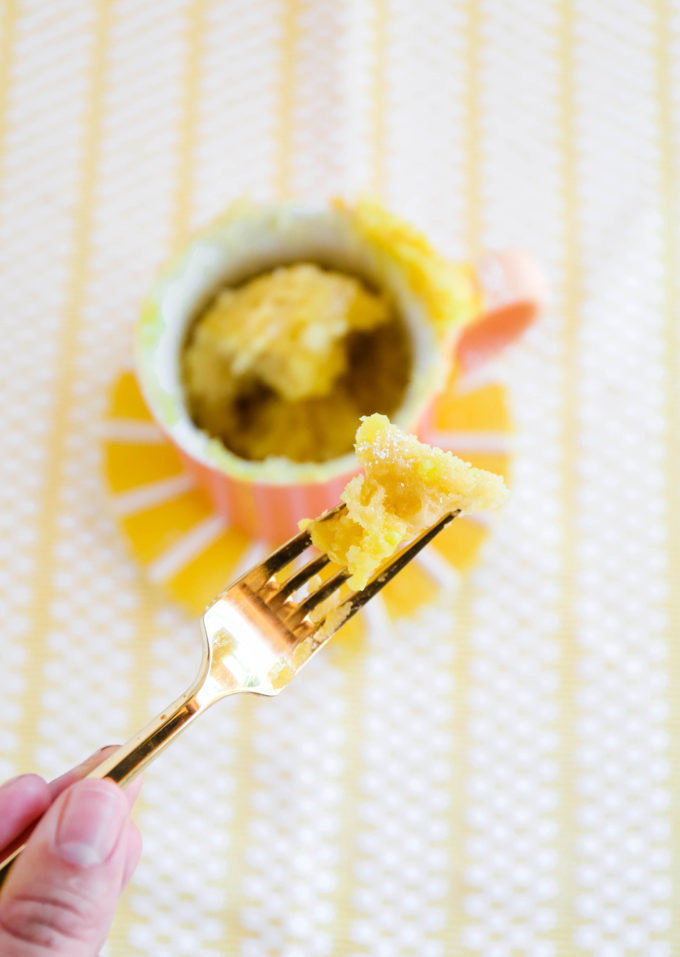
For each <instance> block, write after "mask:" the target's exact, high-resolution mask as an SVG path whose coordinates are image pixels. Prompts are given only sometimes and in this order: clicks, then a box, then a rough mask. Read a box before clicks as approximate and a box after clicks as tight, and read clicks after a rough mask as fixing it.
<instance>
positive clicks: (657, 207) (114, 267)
mask: <svg viewBox="0 0 680 957" xmlns="http://www.w3.org/2000/svg"><path fill="white" fill-rule="evenodd" d="M0 10H1V12H2V19H1V23H0V275H1V277H2V282H1V283H0V298H1V301H2V309H1V310H0V326H1V341H2V352H1V354H2V360H3V365H4V368H3V375H2V377H0V410H1V413H0V414H1V415H2V440H3V451H2V455H0V502H1V503H2V509H1V511H0V529H1V533H0V612H1V619H2V623H3V627H2V635H1V636H0V654H1V660H2V668H1V669H0V701H1V706H0V776H2V777H6V776H9V775H11V774H13V773H16V772H18V771H20V770H38V771H40V772H42V773H44V774H46V775H52V774H57V773H59V772H61V771H62V770H64V768H65V767H67V766H68V765H69V764H71V763H75V762H76V761H77V760H79V759H80V758H82V757H83V756H84V755H85V754H86V753H88V752H89V751H92V750H94V749H95V748H97V747H99V746H100V745H102V744H105V743H108V742H109V741H112V740H114V741H115V740H120V739H121V738H122V737H124V736H125V735H126V734H128V733H130V732H132V731H134V730H136V729H137V728H138V727H139V726H140V725H141V724H142V723H143V721H144V720H145V719H146V717H147V716H149V715H150V714H152V713H154V712H155V711H156V710H157V709H158V708H160V707H163V706H164V705H165V704H167V703H168V701H169V700H171V699H172V698H173V696H175V695H176V694H177V693H179V692H180V691H181V690H182V689H183V687H184V686H185V685H186V684H187V683H188V681H189V680H190V678H191V675H192V672H193V669H194V667H195V663H196V660H197V656H198V645H197V636H196V625H195V623H193V622H190V621H188V620H187V619H186V618H185V617H184V616H183V615H182V613H181V612H179V611H178V610H177V609H175V608H174V607H172V606H171V605H170V604H169V603H168V602H167V600H166V599H165V598H164V597H163V595H162V594H161V593H159V592H158V591H157V590H155V589H154V588H152V587H151V586H150V585H148V584H147V582H146V580H145V577H144V574H143V573H142V571H141V570H140V569H139V568H138V567H137V566H136V565H135V564H134V562H133V561H132V559H131V558H130V557H129V556H128V554H127V553H126V551H125V547H124V545H123V543H122V541H121V539H120V537H119V534H118V531H117V528H116V525H115V523H114V519H113V516H112V512H111V510H110V507H109V506H110V503H108V502H107V495H106V492H105V488H104V483H103V480H102V475H101V466H100V458H99V456H100V453H99V437H100V422H101V419H102V415H103V411H104V408H105V403H106V392H107V389H108V387H109V385H110V383H111V382H112V381H113V380H114V379H115V376H116V374H117V373H118V372H119V371H120V370H121V369H122V368H124V367H126V366H127V365H128V364H129V361H130V355H129V353H130V336H131V324H132V322H133V321H134V319H135V317H136V314H137V311H138V308H139V303H140V301H141V299H142V297H143V295H144V293H145V291H146V289H147V288H148V286H149V285H150V283H151V281H152V278H153V273H154V270H155V268H156V265H157V264H158V263H159V262H160V261H161V260H162V259H163V258H164V257H165V256H166V255H167V253H168V251H169V250H170V249H171V248H172V247H173V246H176V245H177V243H178V242H179V241H180V240H181V238H182V236H184V235H185V234H186V232H187V230H188V229H190V228H191V227H193V226H194V225H198V224H200V223H202V222H205V221H206V220H207V219H209V218H210V217H212V216H214V215H215V214H217V213H218V212H220V211H221V210H222V209H223V208H224V206H225V205H226V204H227V203H228V202H229V201H230V200H231V199H232V198H234V197H235V196H238V195H240V194H242V193H244V192H250V193H251V194H252V195H254V196H263V197H270V196H277V195H289V196H290V195H295V196H302V197H304V198H308V197H320V198H324V199H325V198H326V197H328V196H330V195H334V194H339V193H353V192H354V191H356V190H367V191H372V192H375V193H376V194H377V195H378V196H379V197H381V198H382V199H383V201H384V202H385V203H386V204H387V205H388V206H390V207H391V208H393V209H394V210H395V211H396V212H399V213H401V214H403V215H405V216H407V217H409V218H411V219H413V220H414V221H415V222H417V223H418V224H419V225H420V226H421V227H423V228H424V229H425V230H426V231H427V232H428V234H429V235H430V236H431V237H432V239H433V240H434V241H435V242H436V243H437V244H438V245H440V246H441V248H442V249H443V250H444V251H445V252H447V253H448V254H450V255H455V256H458V257H468V256H471V255H472V254H473V253H475V252H476V251H477V250H479V249H481V248H484V247H499V246H506V245H510V244H515V243H517V244H520V245H523V246H525V247H526V248H528V249H529V250H531V251H532V252H533V253H534V254H535V255H536V257H537V258H538V259H539V261H540V262H541V264H542V266H543V268H544V270H545V273H546V275H547V277H548V279H549V283H550V287H551V291H552V292H551V302H550V305H549V308H548V309H547V310H546V313H545V315H544V316H543V317H542V318H541V320H540V322H539V323H538V324H537V325H536V326H535V327H534V328H533V329H532V330H531V331H530V332H529V333H528V335H527V336H526V338H525V339H524V340H523V342H522V343H521V344H520V345H518V346H516V347H514V348H513V349H512V351H511V352H510V353H508V355H507V356H506V357H505V358H504V359H503V360H502V363H500V365H499V369H498V374H499V375H501V376H502V378H503V380H504V381H505V382H506V383H507V387H508V391H509V395H510V397H511V402H512V407H513V411H514V415H515V419H516V423H517V429H518V434H517V437H516V443H515V454H514V461H513V480H512V491H513V495H512V499H511V502H510V503H509V504H508V506H507V508H506V509H505V511H504V513H503V515H502V516H500V517H499V519H498V520H497V521H496V523H495V525H494V528H493V532H492V534H491V536H490V538H489V540H488V542H487V543H486V545H485V548H484V550H483V553H482V557H481V560H480V562H479V564H478V566H477V567H476V569H475V570H474V573H473V574H472V576H471V578H470V579H469V580H468V581H467V582H466V584H465V585H464V586H463V588H462V589H461V590H460V592H456V593H455V594H451V593H450V594H444V595H442V597H441V599H440V600H439V601H438V602H435V603H434V605H432V606H427V607H423V608H422V609H421V611H420V613H419V616H418V618H417V619H416V620H414V621H405V622H401V623H399V624H398V625H396V626H395V625H393V624H390V623H386V622H385V621H384V620H381V616H380V611H379V608H378V610H377V611H373V613H372V628H371V638H370V641H369V643H368V645H367V646H366V648H365V649H363V650H361V651H358V652H357V653H356V655H355V657H352V656H351V655H349V654H344V655H336V656H333V655H332V654H329V655H328V656H326V657H325V658H322V659H321V660H318V661H314V662H313V663H312V664H311V665H310V667H309V668H308V669H307V670H306V671H305V673H304V676H301V678H300V680H299V681H297V682H295V683H294V684H293V685H292V686H291V688H290V689H288V690H287V691H286V692H285V694H283V695H282V696H281V697H280V698H279V699H275V700H273V701H269V700H264V701H258V700H256V699H253V700H234V701H229V702H225V703H223V704H221V705H220V706H219V707H218V708H216V709H215V710H214V711H213V712H211V713H209V714H208V715H207V716H206V717H205V718H203V719H202V721H201V722H199V723H198V724H197V725H196V726H195V727H194V728H193V729H191V730H189V731H188V732H187V734H186V736H185V737H184V738H183V739H181V740H180V741H178V742H177V743H176V744H175V745H174V746H173V747H172V748H171V749H170V750H169V752H168V753H167V754H166V755H165V756H164V757H163V758H162V759H161V760H160V761H158V762H157V763H156V765H155V766H154V767H153V769H152V770H151V771H150V772H149V773H148V775H147V781H146V784H145V789H144V793H143V798H142V800H141V802H140V809H139V813H138V821H139V823H140V825H141V827H142V830H143V832H144V835H145V839H146V846H145V853H144V858H143V861H142V863H141V865H140V867H139V870H138V872H137V875H136V877H135V879H134V881H133V883H132V885H131V888H130V890H129V891H128V892H127V894H126V896H125V899H124V901H123V903H122V905H121V908H120V910H119V914H118V917H117V920H116V924H115V926H114V930H113V932H112V936H111V939H110V941H109V943H108V945H107V948H106V953H107V954H108V955H109V957H114V955H116V957H117V955H145V954H150V955H159V954H162V955H163V957H172V955H196V954H230V955H231V954H234V955H236V954H239V955H243V957H265V955H272V957H273V955H279V957H281V955H282V957H330V955H362V954H370V955H372V957H443V955H450V954H479V955H483V957H506V955H508V957H510V955H514V954H527V955H532V957H550V955H558V954H559V955H565V954H569V955H571V954H574V955H581V954H584V955H593V957H629V955H630V957H634V955H636V957H670V955H672V954H674V953H678V951H679V949H680V820H679V819H678V815H677V812H676V810H675V808H676V806H677V802H678V801H679V800H680V745H679V735H680V651H679V647H680V646H679V644H678V642H679V638H680V636H679V627H678V626H679V624H680V604H679V602H678V593H677V589H678V582H679V581H680V492H679V488H680V421H679V419H680V332H679V329H680V316H679V315H678V308H677V303H678V301H679V296H678V292H679V291H680V290H679V289H678V278H677V277H678V276H680V239H679V237H678V232H677V228H678V223H679V222H680V218H679V214H680V208H679V205H678V185H677V184H678V174H679V173H680V169H679V168H678V156H679V155H680V153H679V148H680V142H679V136H680V123H679V122H678V111H679V110H680V59H679V56H678V51H679V47H678V26H679V23H680V10H679V9H678V6H677V4H675V3H673V2H672V0H667V2H664V0H659V2H657V3H647V2H643V0H639V2H637V0H627V2H626V3H624V4H622V3H619V2H615V0H599V2H597V3H586V2H582V0H573V2H569V0H563V2H561V3H558V2H553V0H547V2H545V0H513V2H504V0H482V2H477V0H468V2H466V3H463V2H461V3H458V2H452V0H449V2H447V0H421V2H418V3H414V2H412V0H375V2H365V3H364V2H362V0H335V2H327V3H324V2H317V0H289V2H287V0H257V2H254V3H238V2H236V0H232V2H208V0H203V2H198V0H197V2H194V3H189V2H183V0H165V2H163V3H157V2H151V0H143V2H138V0H116V2H115V3H114V2H106V0H101V2H94V0H92V2H87V0H60V2H59V3H58V4H56V3H50V2H48V0H17V2H14V3H13V2H11V0H5V2H4V3H3V4H2V5H1V6H0Z"/></svg>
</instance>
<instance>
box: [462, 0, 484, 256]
mask: <svg viewBox="0 0 680 957" xmlns="http://www.w3.org/2000/svg"><path fill="white" fill-rule="evenodd" d="M465 10H466V29H465V104H464V105H465V123H464V137H465V197H466V199H467V204H466V210H465V217H466V232H467V255H468V257H469V258H473V257H474V256H475V255H476V254H477V253H478V252H479V248H480V245H481V242H482V170H483V166H482V148H481V142H482V129H481V117H482V103H481V95H480V63H481V57H480V50H481V43H482V29H481V25H482V5H481V3H479V0H467V3H466V5H465Z"/></svg>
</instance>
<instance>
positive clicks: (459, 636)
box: [442, 523, 474, 954]
mask: <svg viewBox="0 0 680 957" xmlns="http://www.w3.org/2000/svg"><path fill="white" fill-rule="evenodd" d="M454 524H455V523H454ZM473 608H474V586H473V585H472V583H471V582H470V581H469V580H468V581H467V582H465V583H464V584H463V586H462V588H461V589H460V591H459V594H458V596H457V602H456V609H455V613H454V616H453V621H452V623H451V633H452V635H453V638H452V640H453V641H454V642H455V646H456V647H455V657H454V660H453V662H452V664H451V665H450V668H451V671H452V674H453V691H452V692H451V694H452V701H453V714H452V716H451V724H450V726H449V731H450V734H449V737H450V740H451V749H450V762H451V767H450V775H451V776H450V780H449V790H448V794H449V846H448V848H447V851H448V885H449V890H448V898H447V907H446V918H447V920H446V925H445V927H444V928H443V929H442V942H443V943H444V944H445V945H447V946H448V947H449V948H450V953H452V954H453V953H456V954H457V953H462V952H463V951H462V950H459V948H460V947H461V944H460V939H461V933H462V930H463V928H464V927H465V926H466V925H467V924H468V923H469V918H468V915H467V913H466V910H465V902H466V898H467V897H468V895H470V894H471V893H473V892H474V888H473V887H472V886H470V885H469V884H468V883H467V881H466V878H465V872H466V870H467V868H468V866H469V865H470V864H471V863H472V861H471V860H470V859H469V858H468V855H467V853H466V847H467V842H468V839H469V837H470V831H469V827H468V825H467V822H466V814H467V809H468V804H467V795H468V784H469V775H470V765H469V759H468V748H469V743H468V742H469V732H468V721H469V718H470V712H469V709H468V704H467V700H468V694H469V690H470V684H469V683H470V664H471V654H470V640H469V637H470V633H471V631H472V629H473V626H474V619H473ZM447 952H449V951H447Z"/></svg>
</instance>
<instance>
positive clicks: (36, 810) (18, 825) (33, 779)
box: [0, 774, 51, 848]
mask: <svg viewBox="0 0 680 957" xmlns="http://www.w3.org/2000/svg"><path fill="white" fill-rule="evenodd" d="M50 801H51V797H50V791H49V786H48V785H47V782H46V781H43V779H42V778H41V777H39V776H38V775H37V774H22V775H21V776H20V777H18V778H13V779H12V780H11V781H7V783H6V784H3V785H2V787H0V848H2V847H5V846H6V845H7V844H9V842H10V841H12V840H13V839H14V838H15V837H18V835H19V834H21V832H22V831H23V830H24V829H25V828H27V827H28V825H29V824H31V823H32V822H33V821H35V820H36V818H39V817H40V815H41V814H44V813H45V811H46V810H47V808H48V807H49V806H50Z"/></svg>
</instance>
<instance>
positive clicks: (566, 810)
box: [548, 0, 581, 953]
mask: <svg viewBox="0 0 680 957" xmlns="http://www.w3.org/2000/svg"><path fill="white" fill-rule="evenodd" d="M574 37H575V14H574V10H573V6H572V2H571V0H561V2H560V6H559V35H558V58H559V59H558V63H559V68H560V91H559V103H558V107H559V117H560V140H561V152H562V199H563V204H564V214H563V215H564V219H563V253H562V256H563V259H562V263H563V276H564V287H563V289H562V313H563V315H564V323H565V324H564V333H563V358H562V369H563V374H564V393H563V397H562V441H561V448H562V469H561V474H562V479H563V481H562V502H561V504H562V522H561V527H562V533H561V534H562V582H563V588H562V596H561V624H560V636H559V638H560V644H561V655H560V675H561V690H560V701H559V708H560V712H559V713H560V718H559V723H560V727H559V731H560V778H559V795H560V805H559V808H558V812H557V815H558V838H557V851H558V859H559V864H558V872H557V879H558V899H557V923H556V926H555V930H554V932H553V933H551V934H550V935H548V936H549V937H550V939H552V940H553V941H554V942H555V944H556V946H557V947H558V948H560V947H561V948H565V947H566V948H572V949H571V950H570V951H569V952H570V953H579V952H580V951H579V950H578V949H577V948H575V947H574V944H573V931H574V927H575V926H576V915H575V913H574V897H575V893H576V887H575V865H576V861H575V847H574V846H575V835H576V834H577V830H578V829H577V820H576V810H577V807H578V800H577V793H576V789H575V781H576V770H577V769H576V763H575V754H574V744H575V742H574V737H573V731H572V728H573V725H574V717H575V706H574V694H575V690H576V683H577V661H576V655H575V652H574V634H575V633H576V625H577V621H576V613H575V608H574V594H573V588H574V581H575V579H576V572H577V551H576V546H577V542H576V534H575V531H574V528H575V526H574V516H575V515H576V511H577V478H576V472H575V468H574V463H575V462H576V461H577V459H578V411H577V410H578V395H577V390H576V382H577V379H578V326H579V305H580V292H581V290H580V279H579V261H578V255H579V245H578V243H579V240H578V236H579V231H578V228H579V223H578V209H579V198H578V184H577V156H576V123H575V84H574V45H575V44H574Z"/></svg>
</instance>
